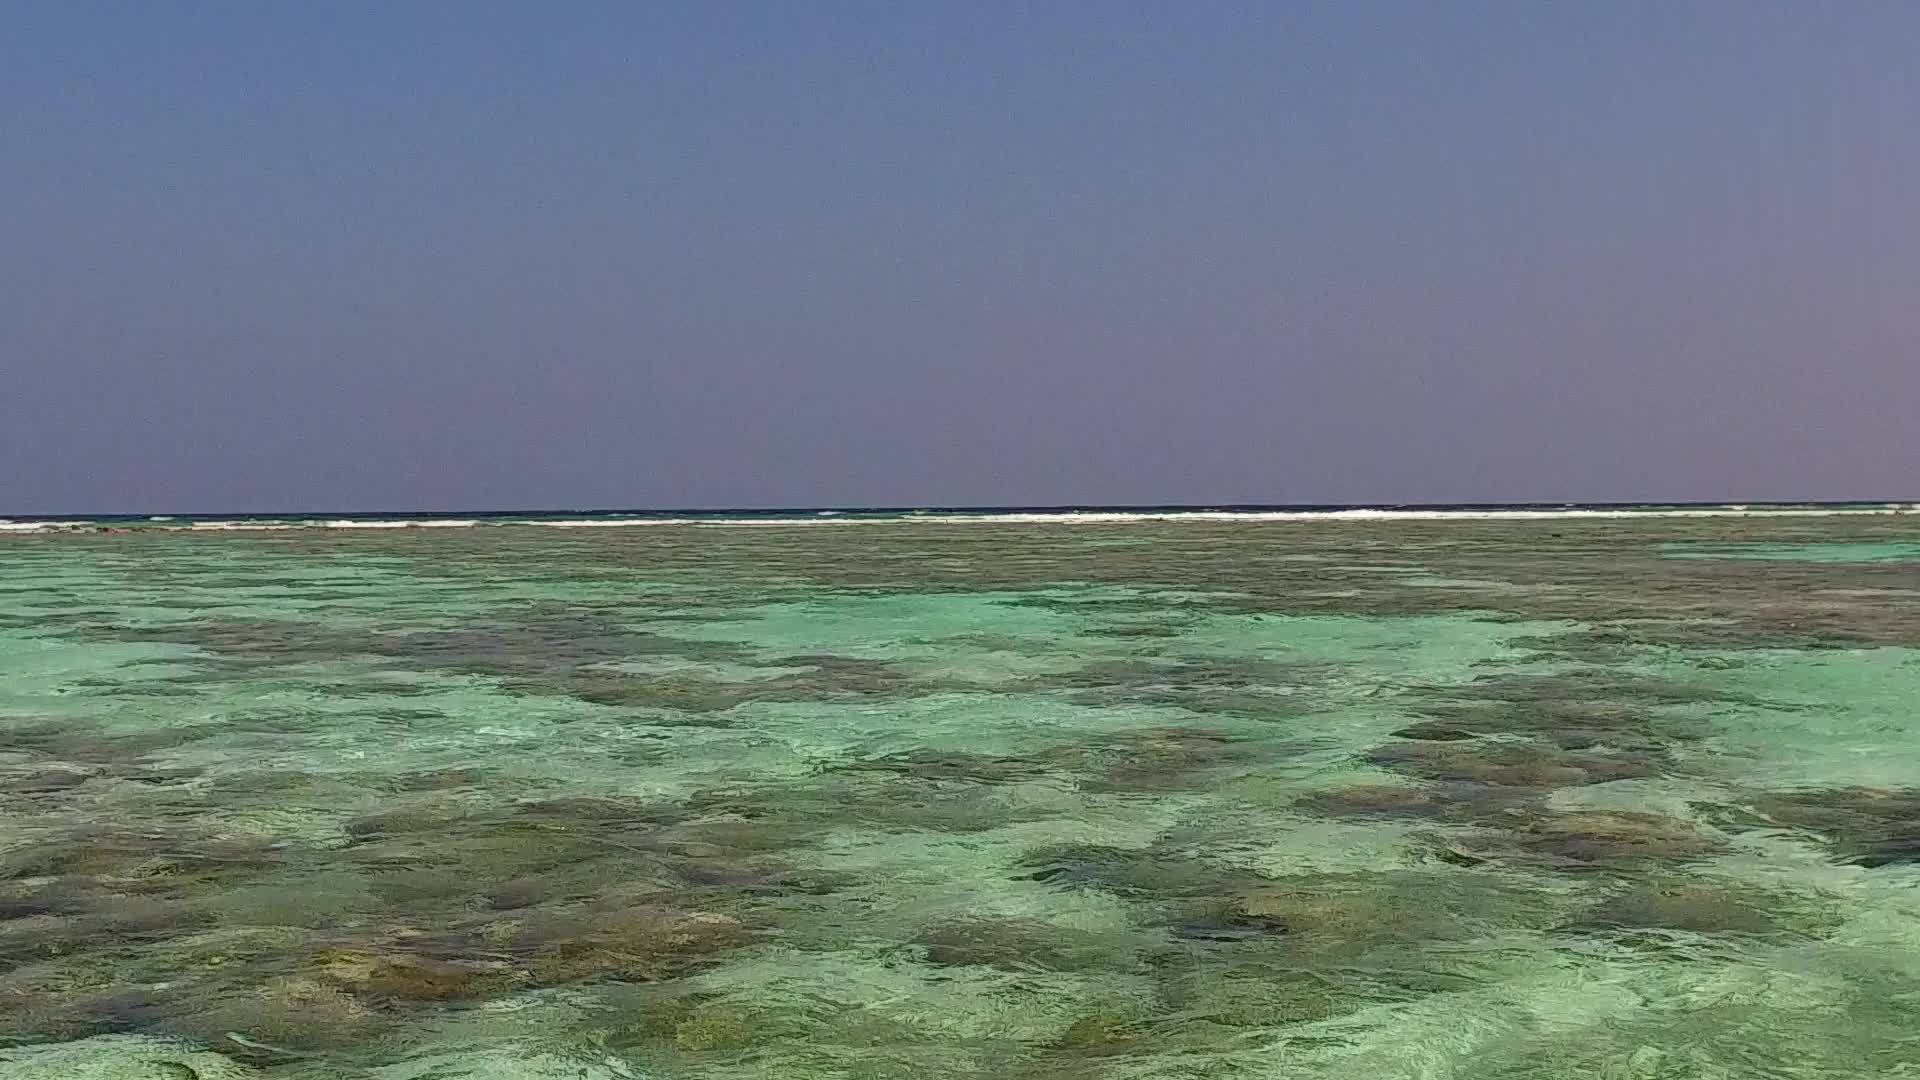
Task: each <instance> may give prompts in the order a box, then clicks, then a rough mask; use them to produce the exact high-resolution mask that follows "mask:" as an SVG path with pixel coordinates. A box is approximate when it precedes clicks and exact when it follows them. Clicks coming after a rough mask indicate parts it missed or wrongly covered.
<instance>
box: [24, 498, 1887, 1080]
mask: <svg viewBox="0 0 1920 1080" xmlns="http://www.w3.org/2000/svg"><path fill="white" fill-rule="evenodd" d="M1916 600H1920V525H1916V524H1915V523H1914V520H1913V519H1912V518H1910V517H1904V516H1867V515H1857V516H1850V517H1811V516H1809V517H1802V518H1787V517H1771V518H1741V517H1724V518H1709V517H1700V518H1681V517H1667V518H1630V519H1598V520H1584V519H1577V518H1558V519H1542V520H1512V521H1496V520H1445V521H1424V520H1418V519H1408V520H1398V521H1371V522H1368V523H1366V524H1365V525H1364V526H1353V525H1335V524H1329V523H1324V522H1296V521H1284V520H1274V521H1265V522H1252V521H1235V522H1214V521H1208V520H1181V521H1154V520H1144V521H1141V520H1135V521H1110V522H1093V523H1089V522H1078V523H1074V524H1071V525H1068V524H1054V523H1049V522H1045V521H1038V522H1027V523H1011V522H1008V523H1000V524H998V525H984V524H982V523H980V522H977V521H968V522H959V523H951V524H947V523H940V522H929V521H925V520H921V521H917V522H911V523H909V522H900V523H891V524H889V523H878V522H867V523H864V525H863V527H862V528H858V529H775V528H729V529H713V528H701V527H691V526H674V525H662V526H660V527H657V528H648V529H582V530H554V529H545V528H532V527H498V528H488V529H455V528H445V529H434V530H427V531H419V530H405V529H391V530H380V531H375V532H355V531H350V530H323V529H313V530H287V531H278V532H258V533H220V532H211V531H201V532H187V531H181V532H158V531H155V532H149V533H142V534H133V535H113V536H99V535H92V534H33V533H30V532H17V533H14V534H10V535H8V536H6V537H4V538H0V735H3V737H0V1077H4V1078H7V1080H24V1078H33V1080H41V1078H46V1080H53V1078H56V1077H58V1078H68V1077H74V1078H80V1080H193V1078H196V1077H197V1078H201V1080H219V1078H225V1077H265V1078H301V1080H306V1078H314V1080H321V1078H334V1077H341V1078H347V1077H351V1078H367V1080H455V1078H469V1077H470V1078H474V1080H491V1078H500V1080H508V1078H515V1080H519V1078H538V1080H548V1078H555V1080H558V1078H562V1077H565V1078H572V1080H580V1078H590V1080H602V1078H627V1080H631V1078H642V1077H650V1078H660V1080H666V1078H676V1077H679V1078H693V1077H700V1078H708V1077H712V1078H747V1077H796V1078H812V1077H821V1078H828V1077H832V1078H848V1080H868V1078H871V1080H880V1078H894V1077H898V1078H907V1077H925V1076H939V1077H943V1078H955V1080H958V1078H966V1077H1011V1078H1042V1077H1048V1078H1051V1077H1065V1078H1116V1080H1124V1078H1142V1080H1144V1078H1176V1077H1194V1078H1198V1077H1209V1078H1212V1077H1228V1078H1231V1077H1329V1078H1331V1077H1380V1078H1388V1080H1391V1078H1399V1077H1406V1078H1416V1077H1417V1078H1460V1080H1469V1078H1471V1080H1480V1078H1496V1080H1500V1078H1512V1080H1534V1078H1541V1080H1544V1078H1559V1077H1567V1078H1573V1077H1583V1078H1584V1077H1609V1078H1621V1080H1662V1078H1680V1077H1689V1078H1692V1077H1699V1078H1717V1077H1725V1078H1735V1077H1755V1076H1758V1077H1783V1078H1784V1077H1793V1078H1803V1077H1806V1078H1840V1077H1887V1078H1892V1077H1920V1035H1917V1034H1916V1033H1920V708H1917V707H1916V705H1915V703H1916V702H1920V603H1916V602H1915V601H1916Z"/></svg>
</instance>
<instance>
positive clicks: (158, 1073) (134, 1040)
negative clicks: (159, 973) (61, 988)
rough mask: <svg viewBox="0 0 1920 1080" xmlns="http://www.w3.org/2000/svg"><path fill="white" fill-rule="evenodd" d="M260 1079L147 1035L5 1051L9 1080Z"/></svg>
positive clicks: (1, 1063) (3, 1071)
mask: <svg viewBox="0 0 1920 1080" xmlns="http://www.w3.org/2000/svg"><path fill="white" fill-rule="evenodd" d="M257 1075H258V1074H257V1073H256V1072H255V1071H254V1070H253V1069H251V1068H249V1067H248V1066H245V1065H242V1064H240V1063H239V1062H236V1061H234V1060H232V1059H231V1058H228V1057H226V1056H224V1055H221V1054H217V1053H213V1052H211V1051H208V1050H203V1049H199V1048H196V1047H194V1046H191V1045H189V1044H187V1043H182V1042H174V1041H172V1040H169V1039H158V1038H152V1037H149V1036H145V1035H96V1036H94V1037H92V1038H90V1039H81V1040H79V1041H77V1042H65V1043H51V1044H44V1045H39V1046H22V1047H14V1048H11V1049H0V1077H5V1078H6V1080H246V1078H248V1077H253V1076H257Z"/></svg>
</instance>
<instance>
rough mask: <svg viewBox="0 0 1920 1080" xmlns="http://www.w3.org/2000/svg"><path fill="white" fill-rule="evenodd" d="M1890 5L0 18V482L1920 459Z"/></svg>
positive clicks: (1603, 471) (653, 479) (842, 485)
mask: <svg viewBox="0 0 1920 1080" xmlns="http://www.w3.org/2000/svg"><path fill="white" fill-rule="evenodd" d="M1916 58H1920V4H1916V3H1911V2H1908V0H1881V2H1873V0H1859V2H1849V3H1844V4H1839V3H1835V4H1820V3H1805V2H1795V3H1766V2H1760V0H1741V2H1726V3H1686V2H1661V3H1632V2H1609V3H1576V4H1541V3H1521V2H1514V3H1467V2H1457V3H1404V4H1375V3H1358V2H1348V0H1340V2H1332V0H1329V2H1325V3H1273V2H1262V3H1248V4H1228V3H1208V2H1197V3H1153V4H1133V3H1121V2H1118V0H1111V2H1100V3H1069V2H1064V0H1063V2H1057V3H1040V4H1031V5H1010V4H998V3H971V2H969V3H959V2H953V3H942V4H925V3H873V4H853V3H820V4H796V3H777V4H748V3H715V2H703V3H688V4H670V3H659V4H635V3H618V4H604V5H602V4H588V3H565V4H554V5H547V4H533V3H524V4H513V5H506V4H497V3H483V2H463V3H430V2H409V3H382V4H372V3H326V4H311V3H292V2H258V3H254V2H244V3H243V2H236V3H228V4H205V3H189V2H178V3H152V4H142V3H130V2H128V3H114V4H93V3H76V2H70V0H58V2H44V0H14V2H12V3H8V4H6V5H5V6H4V8H0V166H3V167H0V513H6V512H29V511H41V512H64V511H71V512H88V511H108V510H129V511H141V512H153V511H163V510H246V509H258V510H272V509H296V508H341V509H378V508H486V507H516V508H531V507H538V506H554V507H569V506H589V505H592V506H646V505H654V506H684V505H767V504H873V503H888V504H901V503H907V504H917V503H1061V502H1214V501H1229V500H1231V501H1274V502H1297V501H1410V500H1411V501H1451V500H1579V499H1591V500H1604V499H1681V498H1691V499H1742V500H1746V499H1762V498H1786V499H1793V498H1815V497H1826V498H1854V497H1876V498H1878V497H1903V498H1915V497H1920V425H1917V424H1916V423H1915V422H1914V419H1915V411H1916V405H1917V404H1920V302H1916V299H1915V297H1916V295H1920V294H1917V293H1916V283H1920V61H1917V60H1916Z"/></svg>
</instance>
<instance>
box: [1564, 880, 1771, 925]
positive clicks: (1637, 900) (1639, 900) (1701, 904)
mask: <svg viewBox="0 0 1920 1080" xmlns="http://www.w3.org/2000/svg"><path fill="white" fill-rule="evenodd" d="M1772 902H1777V898H1773V897H1768V896H1764V895H1757V894H1743V893H1741V892H1738V891H1735V890H1730V889H1727V888H1722V887H1718V886H1715V885H1712V884H1707V883H1704V882H1703V883H1677V884H1675V883H1670V884H1666V885H1641V886H1638V887H1636V888H1633V889H1630V890H1628V891H1626V892H1624V893H1620V894H1619V895H1616V896H1613V897H1610V898H1608V899H1607V900H1605V901H1604V902H1602V903H1600V904H1599V905H1597V906H1595V907H1594V908H1593V909H1592V910H1590V911H1588V912H1586V913H1585V914H1584V915H1582V916H1581V917H1580V918H1578V919H1577V920H1575V922H1574V923H1573V924H1572V926H1573V928H1575V929H1616V928H1617V929H1629V930H1642V929H1661V930H1688V931H1692V932H1694V933H1698V934H1722V933H1727V934H1769V933H1773V932H1774V931H1776V930H1778V929H1780V920H1779V918H1778V917H1777V916H1776V915H1775V914H1774V913H1773V912H1772V911H1771V910H1769V908H1770V907H1772V906H1773V903H1772Z"/></svg>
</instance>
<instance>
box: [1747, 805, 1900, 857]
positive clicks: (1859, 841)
mask: <svg viewBox="0 0 1920 1080" xmlns="http://www.w3.org/2000/svg"><path fill="white" fill-rule="evenodd" d="M1754 809H1755V810H1757V811H1758V812H1759V813H1761V814H1762V815H1764V816H1765V817H1766V818H1767V819H1768V820H1770V821H1773V822H1776V823H1779V824H1783V825H1788V826H1791V827H1793V828H1797V829H1803V830H1806V831H1807V832H1811V833H1815V834H1818V835H1819V836H1820V837H1821V838H1822V839H1823V840H1824V841H1825V842H1826V844H1827V846H1828V848H1829V849H1830V850H1831V851H1832V852H1833V853H1834V856H1835V858H1837V859H1838V860H1839V861H1841V862H1846V863H1852V864H1854V865H1856V866H1866V867H1878V866H1894V865H1901V864H1908V863H1920V790H1914V789H1911V788H1906V789H1896V790H1884V789H1878V788H1858V787H1855V788H1827V789H1823V790H1817V791H1800V792H1793V793H1790V794H1776V795H1766V796H1763V797H1761V798H1758V799H1755V800H1754Z"/></svg>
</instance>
